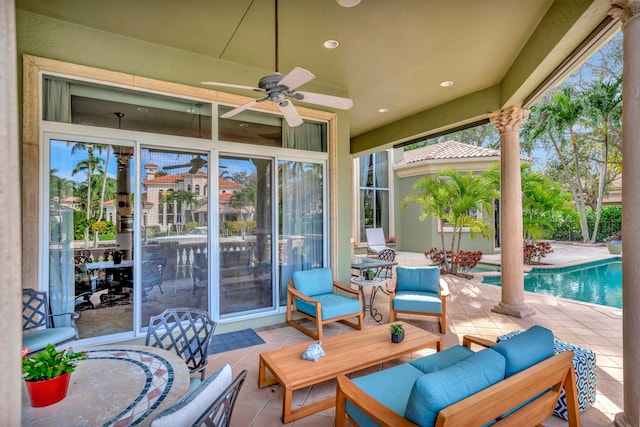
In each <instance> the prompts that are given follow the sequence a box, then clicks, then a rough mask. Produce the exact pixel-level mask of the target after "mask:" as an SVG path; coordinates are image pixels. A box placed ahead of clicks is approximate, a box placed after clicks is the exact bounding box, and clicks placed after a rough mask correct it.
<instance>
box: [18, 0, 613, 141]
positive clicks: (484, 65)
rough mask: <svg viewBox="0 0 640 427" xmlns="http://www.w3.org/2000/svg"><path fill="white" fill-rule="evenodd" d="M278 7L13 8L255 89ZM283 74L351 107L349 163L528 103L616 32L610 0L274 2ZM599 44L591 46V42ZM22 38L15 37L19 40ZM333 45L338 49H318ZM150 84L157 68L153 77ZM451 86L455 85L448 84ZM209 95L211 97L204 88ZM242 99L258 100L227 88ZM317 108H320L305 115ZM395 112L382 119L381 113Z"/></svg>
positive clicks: (89, 3)
mask: <svg viewBox="0 0 640 427" xmlns="http://www.w3.org/2000/svg"><path fill="white" fill-rule="evenodd" d="M274 5H275V0H189V1H184V2H178V1H174V0H136V1H129V0H110V1H103V0H81V1H80V0H57V1H55V2H51V1H49V0H16V9H17V10H18V13H19V11H20V10H21V9H22V10H26V11H28V12H31V13H35V14H40V15H45V16H49V17H52V18H55V19H59V20H64V21H70V22H72V23H75V24H78V25H82V26H88V27H92V28H96V29H100V30H104V31H107V32H110V33H115V34H119V35H122V36H126V37H132V38H135V39H141V40H144V41H147V42H152V43H157V44H160V45H164V46H169V47H171V48H175V49H180V50H184V51H189V52H193V53H197V54H200V55H205V56H207V57H210V58H213V59H214V60H215V61H221V62H223V63H225V64H228V66H224V67H216V69H215V70H207V69H194V70H192V72H191V73H190V79H189V81H181V82H179V83H184V84H189V85H193V86H201V85H200V82H201V81H205V80H208V81H218V82H227V83H235V84H241V85H248V86H256V85H257V82H258V80H259V79H260V78H261V77H263V76H265V75H268V74H272V73H273V71H274V70H275V43H274V41H275V18H274V9H275V8H274ZM278 8H279V9H278V10H279V13H278V16H279V40H280V43H279V44H280V47H279V71H280V72H282V73H283V74H285V73H287V72H288V71H290V70H291V69H292V68H293V67H296V66H298V67H302V68H305V69H308V70H310V71H311V72H313V73H314V74H315V75H316V79H315V80H313V81H311V82H310V83H307V84H306V85H304V87H303V88H302V89H303V90H306V91H312V92H319V93H326V94H330V95H337V96H347V97H350V98H352V99H353V101H354V106H353V108H352V109H351V110H350V111H349V113H348V114H344V115H342V116H341V117H344V118H348V120H349V130H350V135H351V152H352V153H357V152H363V151H367V150H372V149H374V148H384V147H389V146H391V145H393V144H397V143H401V142H404V141H408V140H412V139H414V138H417V137H420V136H425V135H432V134H435V133H438V132H442V131H446V130H448V129H453V128H456V127H460V126H464V125H469V124H471V123H476V122H478V121H481V120H484V119H486V118H487V114H488V113H490V112H494V111H497V110H500V109H502V108H505V107H509V106H513V105H525V106H526V105H527V103H528V102H529V101H530V100H531V99H532V98H534V97H535V96H536V95H537V94H539V93H540V92H541V91H542V90H544V89H545V88H547V87H548V86H549V85H551V84H553V81H552V80H549V78H550V76H552V75H554V73H556V72H558V71H565V72H566V71H569V70H571V69H572V68H574V67H575V66H576V65H577V64H576V62H572V61H567V58H569V57H571V56H572V54H581V53H585V52H589V51H593V50H594V49H595V48H597V47H599V46H600V45H602V43H604V42H605V41H606V39H607V37H608V36H609V35H612V34H613V32H614V31H615V30H616V29H617V28H618V27H616V26H615V25H614V24H613V23H612V21H610V20H609V19H608V17H607V12H608V10H609V8H610V0H571V1H567V0H525V1H514V0H489V1H478V0H459V1H455V2H448V1H436V0H395V1H391V0H362V1H361V2H360V4H358V5H357V6H355V7H350V8H346V7H341V6H339V5H338V4H337V3H336V1H335V0H279V2H278ZM595 33H600V36H599V37H596V38H595V39H594V40H593V41H592V42H589V43H586V44H585V43H584V41H585V40H587V39H589V37H590V35H592V34H595ZM18 36H19V37H20V36H21V35H20V34H19V35H18ZM330 39H333V40H337V41H338V42H339V46H338V47H337V48H336V49H327V48H325V47H323V42H325V41H326V40H330ZM145 72H147V73H148V76H149V77H153V69H152V67H151V68H149V69H148V70H147V71H145ZM446 81H450V82H453V84H452V85H451V86H448V87H442V86H441V83H442V82H446ZM209 88H211V87H209ZM223 90H224V91H228V92H234V93H237V94H241V95H246V96H256V94H252V93H251V92H248V91H245V90H236V89H227V88H225V89H223ZM307 106H309V107H312V108H315V106H313V105H307ZM383 108H384V109H388V111H387V112H384V113H381V112H379V110H380V109H383Z"/></svg>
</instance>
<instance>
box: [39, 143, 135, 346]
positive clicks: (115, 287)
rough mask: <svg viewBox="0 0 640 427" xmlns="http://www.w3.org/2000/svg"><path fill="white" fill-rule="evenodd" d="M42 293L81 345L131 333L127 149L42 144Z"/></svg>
mask: <svg viewBox="0 0 640 427" xmlns="http://www.w3.org/2000/svg"><path fill="white" fill-rule="evenodd" d="M47 142H48V144H49V145H48V148H49V158H48V163H49V171H48V176H49V180H48V188H47V190H48V194H49V196H48V233H47V234H48V236H47V240H48V243H49V245H48V253H49V256H48V260H49V262H48V265H47V266H46V269H47V270H48V292H49V299H50V304H51V310H52V312H53V313H63V312H71V311H79V312H81V316H80V318H79V319H78V321H77V324H78V329H79V333H80V337H81V338H90V337H95V336H100V335H107V334H116V333H120V332H129V331H132V330H133V305H132V303H133V294H134V280H133V277H134V260H133V256H134V252H133V227H132V224H133V222H132V221H133V199H134V194H133V191H132V186H131V183H132V182H133V179H132V178H133V172H134V168H133V165H134V161H135V159H134V155H133V154H134V147H133V146H132V145H126V144H125V143H123V144H122V145H120V144H118V143H117V142H104V143H103V142H100V143H97V142H96V140H89V138H87V139H86V140H84V141H83V139H82V138H81V139H73V140H72V139H71V138H69V139H63V138H59V139H54V138H50V139H47Z"/></svg>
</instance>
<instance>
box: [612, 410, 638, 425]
mask: <svg viewBox="0 0 640 427" xmlns="http://www.w3.org/2000/svg"><path fill="white" fill-rule="evenodd" d="M611 427H633V426H632V425H631V424H629V423H628V422H627V419H626V418H625V417H624V412H620V413H619V414H616V417H615V418H614V419H613V423H612V424H611Z"/></svg>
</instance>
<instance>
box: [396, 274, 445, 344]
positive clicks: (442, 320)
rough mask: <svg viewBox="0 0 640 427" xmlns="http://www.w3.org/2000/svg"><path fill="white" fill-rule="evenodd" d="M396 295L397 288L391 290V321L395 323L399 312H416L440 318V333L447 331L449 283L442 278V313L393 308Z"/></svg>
mask: <svg viewBox="0 0 640 427" xmlns="http://www.w3.org/2000/svg"><path fill="white" fill-rule="evenodd" d="M395 295H396V290H395V289H392V290H390V291H389V323H393V322H395V320H396V317H397V315H398V313H404V314H416V315H420V316H434V317H438V318H439V319H440V333H441V334H444V333H446V332H447V297H448V296H449V285H447V282H445V281H444V280H443V279H440V301H441V302H442V312H441V313H425V312H422V311H403V310H394V308H393V298H394V297H395Z"/></svg>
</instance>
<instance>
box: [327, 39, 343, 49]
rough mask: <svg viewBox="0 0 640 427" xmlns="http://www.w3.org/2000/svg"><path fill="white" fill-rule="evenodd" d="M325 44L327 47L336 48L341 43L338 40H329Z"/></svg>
mask: <svg viewBox="0 0 640 427" xmlns="http://www.w3.org/2000/svg"><path fill="white" fill-rule="evenodd" d="M323 45H324V47H326V48H327V49H335V48H337V47H338V46H339V45H340V43H338V40H327V41H326V42H324V43H323Z"/></svg>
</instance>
